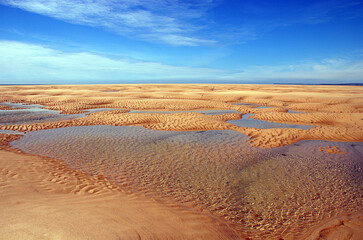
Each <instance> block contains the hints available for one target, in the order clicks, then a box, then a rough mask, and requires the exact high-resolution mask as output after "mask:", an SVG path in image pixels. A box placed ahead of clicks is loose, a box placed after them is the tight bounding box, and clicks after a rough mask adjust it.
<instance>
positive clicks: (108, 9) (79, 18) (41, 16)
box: [0, 0, 363, 84]
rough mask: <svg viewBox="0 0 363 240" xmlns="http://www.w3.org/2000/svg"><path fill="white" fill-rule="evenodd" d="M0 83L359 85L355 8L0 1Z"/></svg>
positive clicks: (351, 3) (359, 24)
mask: <svg viewBox="0 0 363 240" xmlns="http://www.w3.org/2000/svg"><path fill="white" fill-rule="evenodd" d="M0 56H1V57H0V84H92V83H291V84H292V83H300V84H314V83H315V84H318V83H325V84H336V83H363V0H361V1H359V0H314V1H310V0H294V1H291V0H275V1H270V0H264V1H262V0H185V1H182V0H0Z"/></svg>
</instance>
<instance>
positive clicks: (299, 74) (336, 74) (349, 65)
mask: <svg viewBox="0 0 363 240" xmlns="http://www.w3.org/2000/svg"><path fill="white" fill-rule="evenodd" d="M223 78H224V79H245V80H247V79H248V80H250V81H252V82H253V81H263V80H266V79H269V80H270V81H272V82H284V83H288V82H294V83H347V82H359V83H363V61H362V60H351V59H345V58H329V59H323V60H321V61H305V62H300V63H294V64H286V65H277V66H248V67H246V68H244V69H243V70H242V71H239V72H236V73H233V74H231V75H226V76H224V77H223Z"/></svg>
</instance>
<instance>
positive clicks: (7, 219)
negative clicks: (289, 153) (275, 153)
mask: <svg viewBox="0 0 363 240" xmlns="http://www.w3.org/2000/svg"><path fill="white" fill-rule="evenodd" d="M0 89H1V91H2V93H1V95H0V102H20V103H27V104H41V105H44V106H47V107H46V108H48V109H52V110H60V111H63V113H66V114H75V113H81V112H84V110H87V109H94V108H116V109H119V110H112V111H104V112H95V113H91V114H89V115H88V116H86V117H83V118H79V119H74V120H60V121H55V122H44V123H31V124H12V125H11V124H9V125H2V126H0V129H2V130H15V131H19V132H29V131H36V130H42V129H52V128H61V127H69V126H88V125H112V126H125V125H132V126H134V125H136V126H143V127H144V128H147V129H153V130H169V131H204V130H234V131H238V132H241V133H243V134H246V135H248V136H250V137H251V139H250V141H251V144H252V146H257V147H262V148H271V147H279V146H284V145H288V144H292V143H296V142H298V141H301V140H330V141H346V142H354V141H355V142H362V141H363V123H362V122H363V95H362V94H361V92H362V91H363V87H350V86H339V87H337V86H333V87H332V86H316V87H312V86H283V85H281V86H272V85H215V86H209V85H197V84H190V85H178V84H175V85H97V86H96V85H87V86H67V85H62V86H36V89H34V87H33V86H0ZM360 90H362V91H360ZM110 91H112V92H110ZM114 91H115V92H114ZM239 102H244V103H253V104H258V105H262V106H272V108H255V107H254V106H251V105H234V103H239ZM0 109H4V110H10V109H11V108H9V107H8V106H0ZM210 109H218V110H235V111H238V113H228V114H222V115H205V114H201V113H194V112H186V113H171V114H163V113H129V112H128V111H129V110H160V111H175V110H210ZM287 109H292V110H296V111H303V112H305V113H302V114H300V113H293V114H291V113H287ZM245 113H252V114H255V115H254V116H252V117H251V118H255V119H260V120H267V121H272V122H279V123H293V124H313V125H316V126H317V127H314V128H311V129H308V130H302V129H292V128H284V129H256V128H243V127H238V126H235V125H233V124H230V123H228V122H227V121H229V120H235V119H240V118H241V116H242V115H243V114H245ZM0 135H1V136H0V137H1V139H0V142H1V144H0V169H1V176H0V177H1V183H0V191H1V198H0V205H1V206H2V209H1V211H0V214H1V216H2V219H1V220H0V221H1V224H0V225H1V226H2V227H0V235H1V236H3V237H5V238H6V239H119V238H122V239H245V236H244V234H243V233H238V234H239V235H237V233H236V232H235V231H234V230H233V229H231V228H230V227H228V226H227V225H226V224H225V223H224V222H223V221H221V220H219V219H218V218H216V217H214V216H212V215H209V214H207V213H201V212H198V211H197V210H193V209H188V208H183V207H178V206H175V207H173V206H167V205H165V204H162V203H160V202H157V201H155V200H152V199H150V198H147V197H143V196H141V195H137V194H134V193H130V192H125V190H123V189H121V188H119V187H118V186H116V185H115V184H113V183H112V182H110V181H108V180H107V179H105V178H104V177H102V176H95V177H93V176H89V175H87V174H85V173H83V172H81V171H78V170H73V169H70V168H69V167H67V166H66V165H65V164H63V163H61V162H60V161H58V160H52V159H49V158H44V157H40V156H33V155H29V154H24V153H20V152H17V150H12V149H9V146H8V145H7V143H8V142H9V141H12V140H16V139H17V138H19V137H20V136H16V135H7V134H0ZM1 149H2V150H1ZM332 153H334V152H332ZM49 229H52V231H49ZM307 232H308V233H309V234H307V235H306V236H305V237H306V238H307V239H309V240H310V239H358V238H359V236H361V235H362V234H363V217H362V215H361V214H360V213H356V214H352V213H347V214H346V215H344V216H339V217H337V218H334V219H327V220H326V222H324V223H321V224H320V225H319V226H316V227H314V228H313V229H310V230H309V231H307ZM246 236H247V235H246ZM250 237H251V236H250ZM347 237H348V238H347ZM246 239H247V238H246ZM286 239H289V238H288V237H287V238H286ZM290 239H291V238H290Z"/></svg>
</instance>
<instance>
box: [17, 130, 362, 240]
mask: <svg viewBox="0 0 363 240" xmlns="http://www.w3.org/2000/svg"><path fill="white" fill-rule="evenodd" d="M247 139H248V137H247V136H245V135H243V134H241V133H238V132H234V131H198V132H174V131H155V130H147V129H143V128H142V127H126V126H123V127H112V126H84V127H69V128H59V129H50V130H42V131H36V132H30V133H28V134H26V135H25V136H24V137H23V138H21V139H19V140H17V141H14V142H12V143H11V146H12V147H16V148H19V149H21V150H23V151H25V152H28V153H32V154H39V155H44V156H48V157H53V158H58V159H61V160H63V161H65V162H66V163H68V164H69V165H70V166H71V167H73V168H78V169H82V170H84V171H86V172H88V173H91V174H103V175H106V176H108V177H109V178H110V179H112V180H114V181H115V182H116V183H118V184H120V185H121V186H124V187H128V188H130V189H132V190H135V191H141V192H144V193H146V194H156V195H157V196H161V197H164V198H167V199H171V200H177V201H178V202H188V203H191V204H193V205H197V206H200V207H202V208H206V209H208V210H211V211H212V212H214V213H216V214H217V215H219V216H222V217H224V218H226V219H227V220H229V221H230V222H232V223H234V224H235V227H236V229H238V230H240V231H243V232H246V233H250V234H251V235H253V236H255V238H256V239H266V238H269V239H271V238H272V239H275V238H276V239H278V238H279V237H281V236H290V237H292V238H299V236H301V234H303V233H304V231H306V229H308V228H309V227H311V226H313V225H315V224H316V223H318V222H319V221H321V220H323V219H326V218H328V217H332V216H336V215H338V214H339V213H342V212H355V211H360V210H362V205H363V200H362V197H361V196H362V194H363V190H362V184H363V179H362V178H363V174H362V173H363V172H362V169H363V163H362V159H363V158H362V149H363V143H354V144H352V143H338V144H339V147H341V148H344V149H345V150H346V154H336V155H332V154H328V153H325V152H321V151H319V150H318V147H319V146H321V147H324V146H325V145H327V144H329V143H326V142H325V141H303V142H301V143H298V144H295V145H291V146H285V147H282V148H276V149H260V148H251V147H250V146H249V145H248V144H247V143H246V140H247ZM334 144H335V143H334Z"/></svg>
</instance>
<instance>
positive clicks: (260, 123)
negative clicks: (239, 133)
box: [227, 113, 314, 129]
mask: <svg viewBox="0 0 363 240" xmlns="http://www.w3.org/2000/svg"><path fill="white" fill-rule="evenodd" d="M253 115H254V114H249V113H247V114H244V115H243V116H242V118H241V119H239V120H229V121H227V122H229V123H232V124H234V125H237V126H240V127H249V128H260V129H267V128H300V129H310V128H312V127H314V126H311V125H298V124H288V123H275V122H269V121H264V120H259V119H253V118H250V116H253Z"/></svg>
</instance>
